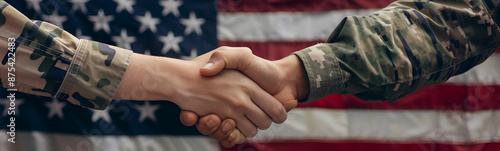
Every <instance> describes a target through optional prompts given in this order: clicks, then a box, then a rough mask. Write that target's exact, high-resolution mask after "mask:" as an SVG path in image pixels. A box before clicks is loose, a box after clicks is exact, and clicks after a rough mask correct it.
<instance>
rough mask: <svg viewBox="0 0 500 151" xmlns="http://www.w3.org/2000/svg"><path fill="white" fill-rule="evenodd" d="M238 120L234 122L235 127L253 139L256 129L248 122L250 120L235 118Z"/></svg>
mask: <svg viewBox="0 0 500 151" xmlns="http://www.w3.org/2000/svg"><path fill="white" fill-rule="evenodd" d="M236 119H238V120H237V121H236V127H237V128H238V129H239V130H240V131H241V132H242V133H243V134H244V135H245V136H248V137H254V136H255V135H257V127H255V125H254V124H253V123H252V122H250V120H248V119H246V117H245V116H243V117H236Z"/></svg>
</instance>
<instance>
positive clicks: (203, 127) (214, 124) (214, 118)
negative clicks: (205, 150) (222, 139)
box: [196, 114, 221, 135]
mask: <svg viewBox="0 0 500 151" xmlns="http://www.w3.org/2000/svg"><path fill="white" fill-rule="evenodd" d="M220 123H221V119H220V118H219V116H218V115H215V114H209V115H207V116H204V117H201V118H200V121H199V122H198V124H196V128H197V129H198V131H200V133H201V134H203V135H209V134H212V133H213V132H214V131H215V130H217V129H218V128H219V126H220Z"/></svg>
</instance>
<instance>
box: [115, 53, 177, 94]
mask: <svg viewBox="0 0 500 151" xmlns="http://www.w3.org/2000/svg"><path fill="white" fill-rule="evenodd" d="M172 66H175V65H173V63H172V61H171V60H168V59H167V58H160V57H154V56H147V55H142V54H136V53H134V54H132V56H131V58H130V64H129V66H128V68H127V71H126V72H125V75H124V76H123V79H122V82H121V84H120V86H119V88H118V91H117V93H116V94H115V97H114V99H126V100H170V99H171V98H172V97H173V95H174V91H173V90H174V89H173V86H172V84H173V83H172V82H171V81H172V80H175V75H174V74H172V73H175V72H174V71H172V69H173V68H172Z"/></svg>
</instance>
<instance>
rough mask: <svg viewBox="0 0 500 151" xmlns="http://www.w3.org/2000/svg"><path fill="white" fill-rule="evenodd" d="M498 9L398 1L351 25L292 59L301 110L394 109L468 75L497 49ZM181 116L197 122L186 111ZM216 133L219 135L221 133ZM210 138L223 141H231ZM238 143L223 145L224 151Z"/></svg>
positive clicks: (444, 0)
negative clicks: (359, 105) (296, 62)
mask: <svg viewBox="0 0 500 151" xmlns="http://www.w3.org/2000/svg"><path fill="white" fill-rule="evenodd" d="M498 3H500V1H498V0H491V1H490V0H488V3H485V1H481V0H471V1H468V2H462V1H460V2H455V1H449V0H435V1H427V2H403V1H398V2H395V3H393V4H391V5H389V6H388V7H386V8H384V9H382V10H380V11H378V12H375V13H374V14H373V15H370V16H365V17H360V16H351V17H346V18H345V19H344V21H343V22H342V23H341V24H340V25H338V27H337V28H336V29H335V31H334V32H333V33H332V34H331V35H330V37H329V39H328V40H327V42H326V43H322V44H317V45H314V46H311V47H309V48H306V49H304V50H301V51H297V52H295V53H294V54H295V55H297V56H298V57H299V58H300V60H301V61H302V66H301V67H303V68H305V73H306V74H307V76H306V77H307V78H306V80H307V81H309V87H308V88H309V93H308V96H307V98H306V99H303V100H302V102H310V101H314V100H317V99H320V98H322V97H325V96H327V95H330V94H334V93H341V94H354V95H355V96H357V97H360V98H362V99H364V100H371V101H386V100H389V101H392V102H394V101H396V100H397V99H400V98H402V97H404V96H405V95H407V94H409V93H411V92H414V91H417V90H418V89H419V88H421V87H425V86H429V85H433V84H439V83H443V82H445V81H446V80H448V79H449V78H450V77H451V76H454V75H458V74H460V73H463V72H465V71H467V70H469V69H470V68H472V67H473V66H475V65H477V64H480V63H481V62H483V61H484V60H485V59H486V58H487V57H488V56H490V55H491V54H492V53H493V52H494V51H495V50H496V49H497V48H498V46H499V45H500V43H499V41H500V38H499V36H500V31H499V28H498V26H497V24H496V23H495V21H497V22H498V21H499V19H500V15H499V13H498V7H499V6H498ZM243 58H252V57H248V56H247V57H243ZM225 59H227V58H225ZM250 62H251V61H250ZM232 63H237V62H232ZM252 65H253V64H252ZM252 65H241V66H240V65H238V66H236V69H238V70H243V71H244V70H245V69H246V66H252ZM222 66H224V65H222ZM225 66H228V64H225ZM233 67H235V66H233ZM241 67H245V68H241ZM301 67H295V68H296V69H297V70H298V69H300V68H301ZM213 69H214V71H211V72H214V73H216V72H217V71H220V69H221V67H216V68H215V67H214V68H213ZM249 72H251V71H249ZM244 73H245V74H247V75H250V74H248V73H247V72H244ZM202 74H203V72H202ZM260 74H262V73H260ZM208 75H213V73H210V74H208ZM250 77H251V78H252V79H254V78H256V77H252V76H250ZM254 80H255V81H259V80H258V79H254ZM259 84H262V83H259ZM292 89H300V88H292ZM306 94H307V93H306ZM297 99H301V98H300V97H298V98H297ZM182 116H184V118H190V119H191V121H196V120H197V117H196V116H195V115H192V114H190V113H188V112H186V111H185V112H183V115H181V117H182ZM210 118H217V117H214V116H210ZM201 120H205V119H201ZM188 124H193V123H188ZM198 125H203V123H199V124H198ZM198 129H199V130H205V129H206V128H204V129H202V128H198ZM215 129H216V131H215V130H214V131H213V132H214V133H220V129H217V128H215ZM205 132H207V131H205ZM208 132H210V131H208ZM227 134H229V133H227ZM212 137H216V139H219V140H223V139H224V138H225V137H227V135H218V136H214V135H212ZM235 142H237V141H233V142H228V141H227V139H224V140H223V143H226V145H227V146H232V145H234V143H235Z"/></svg>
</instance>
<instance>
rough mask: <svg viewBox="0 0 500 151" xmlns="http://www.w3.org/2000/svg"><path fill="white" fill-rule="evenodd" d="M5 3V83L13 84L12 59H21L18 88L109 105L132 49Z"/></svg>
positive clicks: (0, 31) (86, 104)
mask: <svg viewBox="0 0 500 151" xmlns="http://www.w3.org/2000/svg"><path fill="white" fill-rule="evenodd" d="M0 6H2V7H1V8H2V9H1V14H0V16H1V17H0V21H1V22H3V24H2V25H1V26H0V35H1V38H0V42H1V43H2V45H0V51H1V53H0V59H1V60H2V64H1V65H0V73H1V74H0V77H1V78H0V79H1V80H2V84H3V87H9V88H12V87H10V85H9V83H10V82H8V77H7V75H8V74H7V69H8V68H11V66H10V64H7V62H8V60H11V62H12V60H15V65H13V66H14V67H15V87H13V88H16V89H17V90H18V91H21V92H24V93H29V94H34V95H41V96H52V97H56V98H58V99H61V100H66V101H69V102H71V103H73V104H76V105H80V106H84V107H89V108H93V109H105V108H106V107H107V106H108V105H109V103H110V102H111V99H112V97H113V96H114V94H115V92H116V89H117V88H118V85H119V83H120V81H121V78H122V77H123V74H124V72H125V70H126V68H127V66H128V60H129V54H130V53H131V51H130V50H125V49H122V48H117V47H113V46H110V45H106V44H102V43H98V42H93V41H89V40H80V39H78V38H76V37H75V36H73V35H71V34H70V33H68V32H66V31H64V30H63V29H61V28H59V27H57V26H55V25H52V24H50V23H47V22H42V21H32V20H30V19H29V18H27V17H26V16H24V15H23V14H21V13H20V12H18V11H17V10H16V9H15V8H13V7H11V6H10V5H8V4H7V3H5V2H4V1H0ZM9 39H14V41H15V42H12V40H9ZM12 45H15V46H13V47H12V48H10V49H9V48H7V47H11V46H12ZM7 50H9V52H8V53H7V52H6V51H7ZM9 53H11V54H15V55H9Z"/></svg>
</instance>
